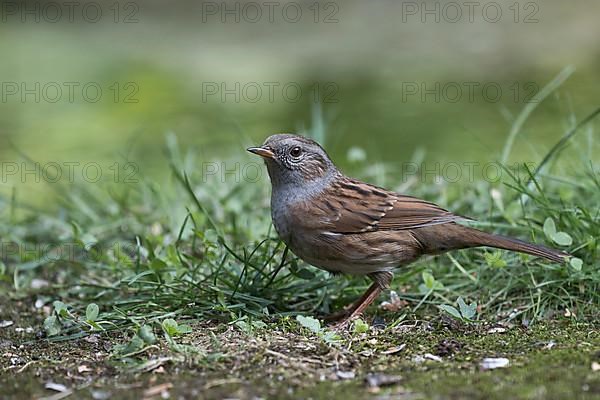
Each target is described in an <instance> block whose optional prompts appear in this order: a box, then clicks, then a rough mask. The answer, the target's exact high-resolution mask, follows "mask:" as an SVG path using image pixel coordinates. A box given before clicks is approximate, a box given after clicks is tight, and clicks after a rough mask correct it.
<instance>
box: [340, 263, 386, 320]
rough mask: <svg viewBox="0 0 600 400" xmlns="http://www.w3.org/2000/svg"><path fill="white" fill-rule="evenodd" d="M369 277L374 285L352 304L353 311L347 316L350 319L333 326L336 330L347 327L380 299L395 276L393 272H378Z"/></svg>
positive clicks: (348, 312)
mask: <svg viewBox="0 0 600 400" xmlns="http://www.w3.org/2000/svg"><path fill="white" fill-rule="evenodd" d="M369 277H370V278H371V279H373V281H374V282H373V284H372V285H371V286H370V287H369V289H367V291H366V292H365V294H364V295H362V297H361V298H360V299H358V301H357V302H355V303H353V304H352V309H351V310H347V311H346V314H347V315H348V314H349V315H348V317H346V318H344V319H342V320H341V321H340V322H338V323H337V324H335V325H334V326H333V328H334V329H342V328H344V327H346V326H347V325H348V323H349V322H350V321H351V320H353V319H354V318H356V317H358V316H359V315H360V314H362V313H363V312H364V311H365V310H366V309H367V307H369V306H370V305H371V304H372V303H373V302H374V301H375V300H376V299H377V297H379V295H380V294H381V292H382V291H383V290H384V289H387V288H389V287H390V282H391V281H392V278H393V275H392V273H391V272H376V273H373V274H370V275H369Z"/></svg>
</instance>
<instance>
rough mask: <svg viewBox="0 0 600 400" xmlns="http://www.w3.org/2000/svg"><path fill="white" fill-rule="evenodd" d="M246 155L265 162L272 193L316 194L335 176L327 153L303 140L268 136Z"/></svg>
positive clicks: (288, 135) (283, 135) (295, 136)
mask: <svg viewBox="0 0 600 400" xmlns="http://www.w3.org/2000/svg"><path fill="white" fill-rule="evenodd" d="M248 151H250V152H252V153H255V154H258V155H260V156H261V157H263V159H264V160H265V163H266V165H267V170H268V172H269V177H270V179H271V184H272V186H273V190H274V191H276V190H295V191H304V192H307V193H309V192H314V191H318V190H319V189H320V188H322V187H323V186H324V185H325V184H327V183H328V182H330V181H331V179H332V178H333V177H334V176H336V175H338V174H339V172H338V170H337V168H336V167H335V165H334V164H333V162H332V161H331V159H330V158H329V156H328V155H327V152H326V151H325V150H324V149H323V148H322V147H321V146H320V145H319V144H318V143H317V142H315V141H314V140H312V139H309V138H307V137H304V136H300V135H293V134H287V133H283V134H276V135H271V136H269V137H268V138H267V139H266V140H265V142H264V143H263V145H262V146H261V147H251V148H249V149H248ZM284 188H285V189H284Z"/></svg>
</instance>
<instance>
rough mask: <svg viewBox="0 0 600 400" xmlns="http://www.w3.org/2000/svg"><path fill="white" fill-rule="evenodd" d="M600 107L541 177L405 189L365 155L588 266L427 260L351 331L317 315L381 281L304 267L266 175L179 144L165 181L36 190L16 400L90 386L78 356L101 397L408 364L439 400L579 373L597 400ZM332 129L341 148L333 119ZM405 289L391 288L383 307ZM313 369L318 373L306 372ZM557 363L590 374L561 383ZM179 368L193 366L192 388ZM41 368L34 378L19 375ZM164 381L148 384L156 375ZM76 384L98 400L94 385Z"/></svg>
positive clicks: (407, 371) (412, 379) (4, 274)
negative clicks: (226, 379) (238, 171)
mask: <svg viewBox="0 0 600 400" xmlns="http://www.w3.org/2000/svg"><path fill="white" fill-rule="evenodd" d="M599 113H600V110H597V111H595V112H594V113H592V114H590V115H589V116H588V117H586V118H584V119H582V120H581V121H580V122H579V123H572V124H570V126H569V127H567V128H566V129H565V132H564V134H563V136H562V138H561V139H560V141H558V142H557V144H556V145H555V146H553V147H551V148H550V150H548V153H547V154H546V155H545V156H540V159H541V162H540V163H539V164H538V165H537V167H536V168H535V169H534V168H530V167H527V166H523V167H522V168H519V169H517V170H514V169H510V168H505V170H504V172H505V173H504V174H503V180H502V181H500V182H490V181H486V180H483V179H478V180H477V179H476V180H475V181H473V182H462V183H461V182H459V183H449V182H443V181H442V182H437V183H434V182H419V181H414V180H408V181H403V182H400V181H399V180H394V178H393V176H394V171H396V170H397V168H396V167H397V166H394V165H381V164H376V165H369V164H368V162H369V160H363V161H360V157H358V158H359V160H358V161H356V160H355V161H354V162H350V161H348V164H350V165H353V168H354V170H355V173H354V174H353V175H355V176H357V177H359V178H362V179H365V180H369V181H373V182H376V183H379V184H384V185H385V186H387V187H390V188H398V187H400V188H401V189H402V191H403V192H407V193H409V194H412V195H416V196H419V197H423V198H426V199H428V200H431V201H434V202H436V203H438V204H441V205H442V206H444V207H446V208H448V209H451V210H452V211H454V212H456V213H458V214H461V215H467V216H470V217H473V218H475V219H477V220H479V222H474V225H475V226H479V227H480V228H481V229H485V230H487V231H492V232H498V233H502V234H507V235H511V236H515V237H519V238H522V239H526V240H530V241H534V242H536V243H542V244H546V245H548V246H553V247H558V248H561V249H563V250H565V251H568V252H569V253H571V254H572V255H573V256H574V257H576V258H577V259H578V260H580V263H578V262H571V263H565V264H563V265H559V264H555V263H548V262H545V261H543V260H540V259H536V258H534V257H531V256H527V255H521V254H515V253H510V252H503V251H494V250H489V249H488V250H486V249H470V250H464V251H458V252H453V253H449V254H445V255H440V256H437V257H428V258H424V259H422V260H419V261H418V262H416V263H414V264H413V265H411V266H408V267H405V268H402V269H400V270H398V271H397V273H396V276H395V279H394V281H393V283H392V287H391V290H393V291H394V292H396V293H397V296H398V297H397V298H396V302H397V303H396V305H401V307H399V308H398V309H397V310H395V311H389V310H384V309H382V308H381V307H375V306H373V307H371V308H370V309H369V311H368V313H367V315H366V316H365V317H364V320H365V321H366V322H367V323H368V325H365V324H364V323H357V324H355V325H354V326H353V328H352V330H351V331H350V332H346V333H342V334H335V333H333V332H332V331H330V330H328V329H327V328H326V327H324V325H323V324H321V323H319V322H318V321H317V320H315V319H313V317H316V318H319V316H321V315H323V314H326V313H329V312H332V311H334V310H337V309H339V308H340V307H342V306H344V305H345V304H347V303H349V302H351V301H352V300H354V299H355V298H357V297H358V296H360V295H361V294H362V292H363V291H364V290H366V288H367V286H368V284H369V282H367V281H366V280H365V279H364V278H358V277H344V276H336V277H334V276H331V275H329V274H328V273H327V272H325V271H321V270H318V269H316V268H314V267H311V266H309V265H307V264H305V263H304V262H302V261H301V260H298V259H297V258H296V257H295V256H294V255H293V254H291V252H288V251H287V250H286V248H285V246H284V245H283V244H282V243H281V242H280V241H279V240H278V238H277V236H276V234H275V232H274V230H273V228H272V225H271V221H270V213H269V184H268V182H267V181H266V179H263V180H261V181H259V182H248V181H244V180H243V179H242V180H236V178H235V176H227V177H225V179H220V178H219V177H218V175H217V176H214V175H211V176H206V175H204V176H203V174H202V171H203V170H204V168H203V165H202V162H201V161H199V160H198V157H197V154H195V153H194V152H193V151H188V152H186V151H183V150H182V149H181V148H180V147H179V146H178V144H177V139H176V137H175V136H173V135H169V136H167V140H166V144H165V154H166V156H165V159H164V168H166V169H168V171H169V174H168V175H169V178H168V179H165V180H164V181H156V180H154V179H153V178H152V177H148V176H139V177H138V178H139V181H138V182H137V183H129V184H123V183H115V182H110V181H107V182H104V183H102V184H83V183H81V184H74V185H62V184H52V185H48V188H47V190H46V191H45V192H44V193H45V200H46V203H47V205H48V206H47V207H45V208H43V209H40V208H39V206H34V205H33V202H31V201H29V198H28V197H27V195H28V193H27V192H26V191H25V190H26V188H17V189H15V190H13V191H11V193H9V194H8V195H6V196H4V197H0V212H1V213H2V214H1V215H2V220H3V221H4V223H2V224H0V236H1V237H2V243H3V245H2V262H1V263H0V299H2V301H3V302H4V300H5V299H6V300H8V303H6V304H7V307H6V308H4V309H2V310H0V320H10V321H13V320H14V321H15V326H19V327H23V326H27V324H30V325H31V326H34V330H33V331H32V332H34V333H35V332H36V331H37V332H38V334H37V336H36V335H34V334H29V336H28V335H23V334H20V333H18V332H17V331H16V329H15V330H14V332H13V331H9V330H4V331H2V330H0V334H3V335H4V333H5V332H9V333H8V334H7V335H6V336H5V337H3V338H0V339H2V341H0V344H2V345H3V346H6V345H7V344H6V343H8V346H13V347H15V350H14V351H16V352H18V354H19V355H20V356H19V357H20V359H19V360H20V361H16V362H17V364H15V365H8V364H5V365H0V370H1V371H3V372H6V371H15V370H17V371H18V372H19V374H17V376H18V379H17V380H15V381H8V380H7V381H4V383H3V384H7V385H10V386H9V387H10V388H12V389H9V392H10V391H11V390H12V391H14V393H15V394H16V398H18V397H19V394H21V395H22V394H24V393H28V394H29V395H30V396H34V395H37V394H38V393H39V392H40V391H41V390H42V391H43V389H42V388H40V385H39V380H40V378H39V377H40V376H42V377H47V379H57V377H64V376H73V374H79V372H77V371H78V369H77V368H78V366H79V365H80V364H81V363H88V364H89V363H98V360H100V361H101V362H100V363H99V364H98V368H99V369H98V370H97V372H95V374H96V375H95V376H96V378H97V379H99V381H98V382H100V383H99V385H100V387H101V388H104V389H103V390H105V389H106V390H112V389H109V388H111V387H113V386H114V385H115V384H116V383H124V384H126V385H127V384H129V383H130V382H131V381H132V379H133V380H136V379H138V378H136V376H138V375H133V376H134V378H131V377H129V376H128V375H127V374H129V373H133V374H139V373H143V372H148V371H151V370H155V369H157V368H159V367H163V366H164V367H165V368H167V371H168V374H167V375H165V377H166V378H168V379H167V382H169V380H170V379H173V380H174V382H176V387H177V389H174V390H175V391H176V392H178V391H183V393H187V392H188V391H190V390H191V393H192V395H194V396H195V394H193V393H195V392H193V390H195V389H192V388H195V387H196V383H195V382H196V380H197V379H198V375H197V374H198V372H200V374H201V376H203V377H206V376H208V378H207V379H208V383H207V384H206V385H208V386H207V387H211V388H212V387H213V386H212V385H215V387H214V389H210V390H209V392H208V393H212V396H214V397H223V396H225V397H226V396H229V395H231V393H230V392H228V391H226V390H225V391H224V388H220V386H221V385H222V384H223V383H222V382H223V379H222V377H223V376H224V375H227V376H230V375H231V376H232V378H231V379H232V382H233V386H232V388H240V389H235V390H243V389H241V387H242V386H239V384H241V383H242V382H246V383H245V384H250V387H252V388H253V389H252V390H257V393H258V394H260V395H261V396H264V395H266V394H270V395H273V396H278V397H281V396H283V397H288V396H291V397H293V396H292V395H291V394H290V392H287V393H282V392H281V391H280V387H279V386H278V385H277V384H275V385H269V386H268V387H264V386H262V385H256V384H253V382H255V381H257V380H261V379H268V380H273V378H277V379H282V380H284V381H285V382H286V383H288V384H289V385H291V386H292V387H296V388H298V392H296V393H297V394H302V393H305V394H306V396H320V395H322V394H323V393H330V392H335V393H349V395H351V394H350V393H353V394H356V392H355V390H356V389H357V387H358V385H359V384H358V382H359V381H358V380H356V379H355V380H352V381H349V382H348V383H347V384H345V385H341V384H335V383H333V384H332V383H330V382H327V383H323V384H320V385H316V386H315V385H313V384H312V382H315V380H317V379H319V380H320V379H321V377H322V376H331V374H334V375H335V374H337V372H336V371H341V370H342V369H343V370H348V369H353V370H356V371H357V373H358V374H361V375H364V374H366V373H367V372H373V371H382V372H393V371H396V372H397V373H400V374H401V375H402V376H403V377H404V378H403V379H406V381H407V384H408V386H409V387H410V389H411V390H414V391H417V392H418V393H425V394H427V395H432V396H433V395H436V394H440V393H445V392H447V393H450V394H449V395H450V396H452V395H459V396H467V397H471V398H500V397H499V396H501V395H502V394H501V393H499V392H498V391H494V390H492V391H491V392H490V391H489V388H493V387H495V385H491V384H490V383H489V382H492V381H493V382H496V381H497V380H498V379H500V381H501V382H503V384H504V385H509V386H510V383H509V382H520V383H519V384H518V386H516V389H515V390H516V392H515V393H521V394H523V393H533V394H535V395H537V394H536V393H538V392H539V393H541V392H540V390H542V391H544V390H549V391H555V390H558V389H557V388H561V387H564V385H563V383H564V384H571V385H572V384H573V382H580V383H581V385H583V386H582V387H584V386H585V387H587V388H588V389H589V390H590V391H591V392H590V393H591V394H590V396H593V393H596V392H597V391H598V390H600V389H599V388H600V386H598V384H597V383H598V382H597V378H596V377H595V376H594V375H589V373H588V372H587V371H588V370H589V365H590V363H592V362H595V361H594V360H596V358H597V355H596V356H594V355H593V354H592V353H593V349H594V347H597V335H596V336H594V335H591V336H590V334H588V331H589V332H593V331H594V330H596V329H597V327H595V325H594V324H595V322H594V321H597V320H598V318H599V317H600V307H599V305H600V265H599V262H598V259H599V256H598V240H599V238H600V223H599V221H600V208H599V204H600V195H599V193H600V170H599V169H598V165H597V164H594V161H593V160H591V159H588V160H587V161H580V162H579V161H574V158H573V156H572V155H573V153H577V154H592V153H593V149H594V141H593V140H592V139H593V136H592V131H591V128H590V127H591V126H592V124H591V123H590V122H591V121H592V120H593V119H594V118H595V117H596V116H597V115H598V114H599ZM315 115H316V116H317V118H318V116H319V115H320V114H319V113H315ZM315 125H316V126H318V127H319V128H318V132H319V134H320V135H321V137H322V140H324V141H325V142H326V141H327V140H328V136H327V134H326V129H325V127H324V125H323V124H315ZM585 130H587V133H588V135H587V137H586V136H585V135H581V132H585ZM515 132H518V130H515ZM567 146H570V149H568V150H567V151H565V150H566V147H567ZM239 153H240V156H239V157H238V158H235V159H228V160H218V162H219V163H220V162H225V163H226V164H227V165H229V166H231V165H233V164H235V163H241V165H243V163H244V162H248V160H249V156H247V155H246V154H245V152H244V150H243V148H240V151H239ZM358 153H360V151H358ZM356 154H357V151H354V155H356ZM565 155H569V158H567V159H566V160H562V159H561V157H565ZM247 157H248V158H247ZM349 158H351V156H350V155H349ZM416 158H418V155H416V156H415V159H416ZM590 158H591V157H590ZM254 161H255V160H252V162H254ZM565 161H566V162H565ZM382 171H386V172H387V173H386V172H382ZM263 176H266V174H263ZM392 297H393V296H392V293H390V292H386V293H385V295H384V296H382V298H381V299H379V301H378V302H377V303H380V302H381V301H384V300H387V301H390V300H391V298H392ZM34 304H35V306H34ZM32 310H33V311H32ZM296 316H298V317H299V318H296ZM300 316H302V317H300ZM374 325H377V326H379V327H381V325H383V326H384V329H379V328H378V329H371V327H370V326H374ZM492 326H502V327H509V332H510V335H509V334H507V335H506V336H502V337H501V338H500V339H498V338H496V337H494V336H490V334H489V333H488V329H489V327H492ZM523 326H527V327H531V329H528V330H524V331H522V330H521V328H519V327H523ZM0 329H7V328H0ZM8 329H12V328H8ZM10 332H12V333H10ZM523 332H525V333H526V335H525V336H523ZM98 334H100V335H99V336H98ZM88 336H89V338H88ZM40 338H42V340H40ZM84 338H85V340H79V339H84ZM98 338H100V339H98ZM527 338H529V339H527ZM553 338H555V339H553ZM88 339H90V341H89V342H88ZM445 340H448V341H450V342H452V343H454V342H455V341H457V340H458V341H459V342H460V343H462V344H461V346H463V345H464V346H463V349H462V350H460V351H459V353H458V355H457V356H456V357H454V356H448V355H443V360H444V364H440V365H442V366H441V367H440V368H438V367H436V366H435V365H430V364H427V365H426V366H420V364H418V363H416V362H415V361H414V360H413V357H420V356H422V355H423V354H424V353H425V352H432V353H435V352H436V351H438V350H439V348H438V347H439V345H436V343H438V342H439V343H442V342H443V341H445ZM523 340H525V342H524V341H523ZM552 340H556V343H558V346H559V348H560V351H555V352H553V353H552V355H548V356H547V355H546V354H545V351H541V350H540V349H539V346H538V344H539V342H540V341H546V342H548V341H552ZM12 343H16V344H18V345H20V346H21V347H19V350H16V346H15V345H12ZM95 343H99V344H95ZM82 346H83V347H82ZM397 346H404V347H406V349H405V350H403V353H402V354H403V355H402V356H400V357H398V358H393V359H392V358H390V357H392V356H389V357H388V356H385V355H381V354H379V353H377V352H379V351H382V350H385V349H387V348H390V347H391V348H394V347H397ZM436 346H437V347H436ZM98 349H100V350H98ZM273 349H275V350H273ZM307 349H310V350H307ZM98 351H100V353H97V352H98ZM588 353H589V354H588ZM7 354H9V353H7ZM40 354H41V356H39V355H40ZM93 354H102V355H101V356H98V357H100V358H99V359H98V358H93V357H91V355H93ZM363 354H372V356H368V357H367V356H364V355H363ZM440 354H441V353H440ZM495 355H504V356H507V357H508V358H510V360H511V363H513V361H516V362H515V363H514V364H511V365H514V366H512V367H511V368H510V369H509V370H508V371H507V372H506V373H504V374H503V375H500V377H499V375H498V374H495V373H493V372H491V373H488V372H479V371H478V370H477V368H478V362H479V360H480V359H482V358H483V357H489V356H495ZM40 357H41V358H40ZM340 357H342V360H343V362H342V364H338V360H340ZM365 357H366V358H365ZM594 357H596V358H594ZM307 359H309V360H311V361H310V362H314V363H316V364H315V365H314V368H306V367H305V365H304V364H305V360H307ZM59 360H65V361H64V362H63V361H59ZM332 360H335V363H333V364H332ZM548 360H550V361H552V360H554V361H556V362H558V363H559V364H560V365H562V366H564V367H565V368H567V367H569V368H570V366H573V365H576V366H577V370H576V372H573V374H571V375H570V376H568V377H566V378H565V380H564V382H562V381H561V383H560V384H557V385H556V387H554V386H551V385H550V386H547V385H546V384H545V383H544V382H545V376H546V375H545V370H546V368H545V366H546V364H547V362H549V361H548ZM557 360H558V361H557ZM554 361H552V362H554ZM172 365H175V366H176V367H174V368H171V366H172ZM290 365H291V367H290ZM332 365H333V367H332ZM179 366H186V369H185V371H188V373H189V374H190V375H189V376H185V375H179V376H178V377H177V378H175V377H174V374H177V371H180V369H179ZM28 368H29V369H34V368H35V370H34V371H28V372H25V373H21V372H23V371H25V370H26V369H28ZM115 368H116V369H115ZM340 368H341V369H340ZM115 371H121V372H115ZM230 371H232V372H231V373H230ZM207 373H208V375H206V374H207ZM60 379H63V378H59V380H60ZM148 379H149V381H148V382H147V383H145V385H151V384H152V383H151V382H150V381H151V380H152V379H151V378H148ZM336 379H337V378H336ZM328 380H331V379H330V378H328ZM0 381H2V379H0ZM190 382H193V384H190ZM273 382H279V380H273ZM528 382H529V383H528ZM67 383H69V384H70V385H72V386H71V387H72V388H73V389H74V390H77V393H78V394H81V395H84V397H86V396H87V397H90V396H91V394H90V392H88V388H87V386H86V384H80V383H78V381H77V380H74V379H71V380H67ZM190 385H191V386H190ZM545 385H546V386H545ZM511 387H512V386H511ZM260 388H262V389H260ZM521 389H523V390H525V392H523V391H522V390H521ZM588 389H586V390H588ZM207 390H208V389H207ZM231 390H234V389H231ZM366 390H368V389H366ZM391 390H392V393H395V392H393V391H400V392H401V391H402V390H404V389H403V388H402V386H400V387H397V388H394V389H391ZM561 390H562V389H561ZM582 390H583V389H582ZM86 393H87V394H86ZM363 394H364V393H363ZM128 395H130V396H139V395H140V393H138V392H136V393H128ZM327 396H329V397H331V395H330V394H327ZM489 396H491V397H489ZM515 396H517V395H516V394H515ZM532 396H533V395H532ZM530 397H531V396H529V395H528V394H523V396H521V398H530ZM534 397H535V396H534ZM515 398H519V397H518V396H517V397H515ZM582 398H585V397H582ZM590 398H591V397H590Z"/></svg>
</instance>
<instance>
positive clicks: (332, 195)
mask: <svg viewBox="0 0 600 400" xmlns="http://www.w3.org/2000/svg"><path fill="white" fill-rule="evenodd" d="M305 211H308V212H309V213H311V214H315V215H314V216H315V217H317V218H316V219H315V218H311V220H312V221H318V224H319V225H320V226H319V227H318V228H320V229H326V230H328V231H330V232H332V233H364V232H373V231H392V230H406V229H413V228H419V227H424V226H431V225H438V224H444V223H448V222H453V221H458V220H461V219H464V218H463V217H460V216H458V215H455V214H452V213H451V212H449V211H447V210H444V209H443V208H441V207H439V206H437V205H435V204H433V203H430V202H428V201H425V200H421V199H418V198H416V197H411V196H404V195H400V194H397V193H393V192H390V191H387V190H385V189H381V188H378V187H376V186H372V185H369V184H366V183H362V182H358V181H355V180H351V179H344V180H341V181H339V182H336V183H335V184H333V185H332V186H331V187H329V188H328V189H326V191H325V192H323V193H321V195H320V196H319V197H318V199H315V200H314V201H312V202H311V204H310V205H309V207H307V208H306V209H305ZM315 228H317V227H316V226H315Z"/></svg>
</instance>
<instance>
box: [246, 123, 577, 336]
mask: <svg viewBox="0 0 600 400" xmlns="http://www.w3.org/2000/svg"><path fill="white" fill-rule="evenodd" d="M248 151H249V152H252V153H254V154H258V155H259V156H261V157H263V159H264V160H265V163H266V165H267V170H268V172H269V177H270V178H271V185H272V193H271V217H272V219H273V225H274V226H275V229H276V230H277V233H278V234H279V237H280V238H281V240H283V241H284V242H285V244H286V245H287V246H288V247H289V248H290V250H292V252H294V254H296V256H298V257H300V258H301V259H302V260H304V261H306V262H307V263H309V264H312V265H314V266H316V267H319V268H322V269H325V270H327V271H330V272H334V273H346V274H354V275H367V276H368V277H369V278H370V279H372V280H373V284H372V285H371V286H370V287H369V289H368V290H367V291H366V292H365V294H364V295H363V296H362V297H361V298H360V299H358V300H357V301H356V302H354V303H353V304H352V305H350V306H349V307H347V308H346V310H345V311H344V312H342V313H339V314H338V315H337V317H338V318H337V319H340V320H341V322H340V323H339V324H338V326H344V325H346V324H347V322H348V321H349V320H351V319H352V318H354V317H356V316H358V315H359V314H361V313H362V312H363V311H364V310H365V309H366V308H367V307H368V306H369V305H370V304H371V303H372V302H373V301H374V300H375V299H376V298H377V296H379V294H380V293H381V291H382V290H384V289H387V288H388V287H389V285H390V282H391V281H392V277H393V275H392V271H393V270H394V269H396V268H398V267H401V266H404V265H407V264H410V263H411V262H413V261H415V260H416V259H417V258H419V257H421V256H423V255H426V254H440V253H444V252H446V251H449V250H457V249H464V248H469V247H478V246H487V247H495V248H499V249H505V250H512V251H518V252H522V253H527V254H532V255H534V256H539V257H544V258H546V259H548V260H551V261H555V262H562V261H563V260H564V259H565V258H566V257H568V254H567V253H564V252H561V251H558V250H553V249H549V248H547V247H543V246H539V245H535V244H531V243H527V242H524V241H521V240H518V239H513V238H509V237H504V236H499V235H493V234H490V233H486V232H483V231H480V230H477V229H474V228H470V227H467V226H464V225H460V224H458V223H457V222H459V221H461V220H464V219H465V218H463V217H460V216H458V215H455V214H453V213H451V212H449V211H447V210H444V209H443V208H441V207H439V206H437V205H435V204H433V203H430V202H428V201H425V200H421V199H418V198H415V197H411V196H406V195H402V194H398V193H394V192H391V191H388V190H386V189H382V188H380V187H377V186H373V185H370V184H368V183H364V182H360V181H357V180H355V179H352V178H349V177H347V176H345V175H343V174H342V173H341V172H340V171H339V170H338V169H337V168H336V167H335V165H334V164H333V162H332V161H331V159H330V158H329V156H328V155H327V153H326V152H325V150H323V148H322V147H321V146H320V145H319V144H318V143H317V142H315V141H313V140H311V139H308V138H305V137H303V136H298V135H291V134H278V135H272V136H270V137H268V138H267V140H266V141H265V143H264V144H263V145H262V146H261V147H251V148H249V149H248Z"/></svg>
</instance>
